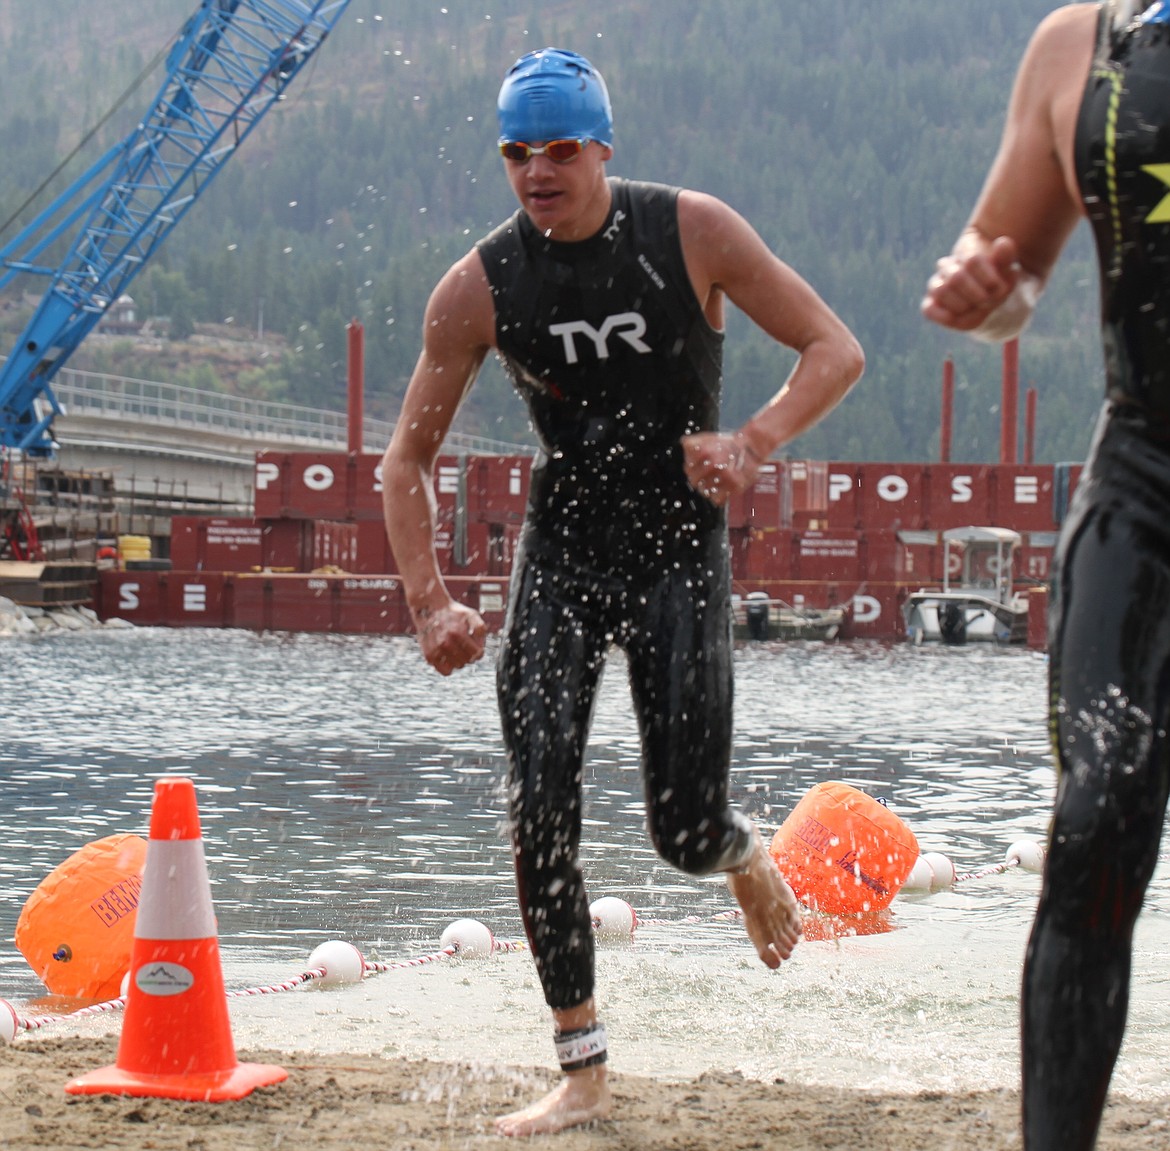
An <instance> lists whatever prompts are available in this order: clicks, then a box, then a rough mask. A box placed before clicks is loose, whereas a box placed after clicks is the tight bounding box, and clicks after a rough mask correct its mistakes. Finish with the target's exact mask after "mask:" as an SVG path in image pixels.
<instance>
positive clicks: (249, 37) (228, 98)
mask: <svg viewBox="0 0 1170 1151" xmlns="http://www.w3.org/2000/svg"><path fill="white" fill-rule="evenodd" d="M348 4H349V0H316V2H315V3H314V2H313V0H203V2H202V4H200V6H199V9H198V11H197V12H196V13H195V14H194V15H193V16H192V17H191V18H190V19H189V20H188V21H187V23H186V25H185V26H184V28H183V30H182V31H181V32H180V33H179V36H178V39H177V40H176V42H175V45H174V47H173V48H172V49H171V51H170V53H169V55H168V56H167V64H166V73H167V74H166V79H165V81H164V83H163V85H162V87H161V89H160V91H159V93H158V96H157V97H156V98H155V100H154V103H153V104H152V105H151V107H150V111H149V112H148V113H147V114H146V116H144V117H143V118H142V120H141V122H140V123H139V125H138V127H137V128H135V130H134V131H133V132H131V133H130V134H129V135H128V136H127V137H126V139H125V140H123V141H122V142H121V143H120V144H118V145H117V146H116V147H114V148H112V149H111V150H110V151H109V152H108V153H106V155H105V156H103V157H102V158H101V159H100V160H99V161H98V162H97V163H96V164H94V166H93V167H92V168H90V169H89V171H88V172H86V173H85V175H84V176H82V177H81V178H80V179H79V180H78V181H77V182H76V183H74V184H73V185H72V186H71V187H70V188H69V189H68V190H67V191H66V192H65V193H64V194H63V195H61V196H60V197H58V198H57V199H56V200H55V201H54V202H53V203H52V204H51V205H49V207H48V208H46V209H45V210H44V211H43V212H41V213H40V215H38V216H37V218H36V219H35V220H33V221H32V223H31V224H29V225H28V226H27V227H26V228H25V229H24V230H23V231H22V232H21V233H20V235H19V236H17V237H16V238H15V239H14V240H13V241H12V242H11V243H9V244H7V245H5V246H4V247H3V248H0V290H2V289H3V288H4V287H6V286H7V285H8V284H9V283H10V282H11V281H12V280H13V279H14V278H15V277H17V276H19V275H24V274H29V273H31V274H34V275H44V276H48V277H50V279H51V280H52V283H51V285H50V286H49V288H48V289H47V290H46V292H45V295H44V297H43V299H42V300H41V302H40V304H39V305H38V307H37V309H36V311H35V312H34V314H33V317H32V319H31V320H29V322H28V325H27V326H26V327H25V329H24V331H23V332H22V333H21V335H20V338H19V339H18V340H17V342H16V344H15V345H14V346H13V348H12V349H11V350H10V351H9V353H8V357H7V359H6V360H5V361H4V363H3V365H2V366H0V449H5V448H7V449H17V450H19V451H22V452H24V453H25V454H26V455H29V456H51V455H53V453H54V451H55V449H56V444H55V442H54V440H53V433H52V425H53V419H54V417H55V416H57V415H59V414H60V413H61V406H60V404H59V403H58V402H57V399H56V397H55V396H54V395H53V392H52V389H51V388H50V386H49V385H50V381H51V380H52V378H53V376H54V375H55V374H56V373H57V372H58V371H59V370H60V369H61V367H62V366H63V365H64V364H65V361H66V360H67V359H68V358H69V356H70V355H72V353H73V352H74V350H75V349H76V348H77V347H78V345H79V344H80V343H81V341H82V340H83V339H85V337H86V336H87V335H88V334H89V332H90V331H91V330H92V329H93V328H94V326H95V325H96V324H97V323H98V321H99V320H100V319H101V318H102V316H103V314H104V313H105V312H106V311H107V309H109V308H110V307H111V305H113V304H114V303H115V302H116V301H117V300H118V299H119V297H120V296H121V295H122V294H123V293H124V292H125V290H126V287H127V285H128V284H129V283H130V281H131V280H132V279H133V278H134V276H135V275H137V273H138V272H139V271H141V269H142V267H143V265H144V264H145V263H146V262H147V261H148V260H149V259H150V257H151V255H153V253H154V250H155V249H156V248H157V247H158V246H159V244H161V243H162V241H163V240H164V239H165V238H166V236H167V235H168V234H169V233H170V231H171V229H172V228H173V227H174V226H175V225H176V224H177V223H178V222H179V221H180V220H181V219H182V218H183V216H184V215H185V214H186V212H187V210H188V209H189V208H190V207H191V206H192V205H193V204H194V203H195V201H196V200H197V199H198V198H199V195H200V193H201V192H203V190H204V189H205V188H206V187H207V185H208V184H209V183H210V182H211V181H212V179H213V178H214V177H215V175H216V174H217V173H218V172H219V170H220V169H221V168H222V167H223V165H224V164H225V163H226V162H227V161H228V160H229V159H230V158H231V157H232V156H233V155H234V154H235V152H236V149H237V148H238V147H239V146H240V144H242V143H243V141H244V139H245V138H246V137H247V135H248V133H249V132H251V131H252V129H253V128H254V127H255V126H256V124H257V123H258V122H259V120H260V118H261V117H262V116H263V115H264V113H265V112H267V111H268V109H269V108H271V107H272V105H273V104H274V103H276V101H278V100H279V99H280V98H281V96H282V94H283V93H284V90H285V88H287V87H288V85H289V84H290V83H291V82H292V80H293V78H294V77H295V76H296V75H297V73H298V72H300V70H301V69H302V68H303V67H304V66H305V65H306V64H307V63H308V62H309V60H310V59H311V58H312V56H313V53H314V52H315V51H316V50H317V48H319V47H320V46H321V43H322V42H323V41H324V39H325V37H326V36H327V35H328V34H329V32H330V31H331V30H332V29H333V26H334V25H335V24H336V23H337V21H338V20H339V19H340V18H341V15H342V13H343V12H344V11H345V9H346V7H347V6H348ZM70 235H71V236H72V239H71V241H70V248H69V252H68V255H67V256H66V257H65V258H64V259H63V260H62V261H61V263H60V264H57V265H55V266H45V265H44V263H43V262H42V261H44V260H45V258H46V253H52V252H56V251H58V250H59V245H58V241H61V242H64V241H65V239H66V237H67V236H70ZM49 258H50V259H51V256H50V257H49Z"/></svg>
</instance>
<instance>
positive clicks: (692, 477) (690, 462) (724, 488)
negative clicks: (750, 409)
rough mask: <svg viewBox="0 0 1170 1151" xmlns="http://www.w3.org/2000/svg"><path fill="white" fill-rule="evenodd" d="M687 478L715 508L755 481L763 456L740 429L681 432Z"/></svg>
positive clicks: (684, 468)
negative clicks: (688, 433)
mask: <svg viewBox="0 0 1170 1151" xmlns="http://www.w3.org/2000/svg"><path fill="white" fill-rule="evenodd" d="M682 449H683V471H684V472H685V473H686V477H687V482H688V483H689V484H690V485H691V487H692V488H694V489H695V491H697V492H698V493H699V494H700V495H701V496H704V497H706V499H708V500H709V501H710V502H711V503H713V504H714V505H715V506H716V507H717V508H718V507H722V506H723V505H724V504H725V503H727V501H728V500H729V499H730V498H731V497H732V496H733V495H735V493H736V492H742V491H745V490H746V489H747V488H750V487H751V486H752V484H753V483H755V479H756V474H757V472H759V470H760V464H762V463H763V462H764V461H763V457H762V456H760V455H759V454H758V452H757V451H756V449H755V448H753V447H752V445H751V444H750V443H748V439H747V437H746V436H745V435H744V433H743V432H700V433H699V434H697V435H693V436H683V438H682Z"/></svg>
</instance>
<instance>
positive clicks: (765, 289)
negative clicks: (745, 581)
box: [679, 192, 865, 488]
mask: <svg viewBox="0 0 1170 1151" xmlns="http://www.w3.org/2000/svg"><path fill="white" fill-rule="evenodd" d="M679 224H680V229H681V232H682V238H683V251H684V255H685V258H686V263H687V270H688V272H689V273H690V276H691V283H692V285H693V286H694V288H695V291H696V294H697V295H698V297H699V300H700V303H702V304H703V305H704V308H705V310H706V312H707V315H708V319H710V320H713V321H718V320H721V309H720V308H719V303H720V301H721V299H722V297H723V296H726V297H727V299H729V300H731V302H732V303H733V304H735V305H736V307H738V308H739V309H740V310H741V311H742V312H744V314H745V315H747V316H748V317H749V318H750V319H752V320H753V321H754V322H755V323H756V324H758V325H759V326H760V327H761V328H762V329H763V330H764V331H765V332H767V334H768V335H769V336H771V337H772V338H773V339H774V340H776V341H777V342H778V343H780V344H783V345H785V346H786V347H788V348H791V349H793V350H794V351H795V352H796V353H797V354H798V356H799V359H798V360H797V363H796V366H795V367H794V368H793V370H792V372H791V373H790V375H789V376H788V379H787V380H786V381H785V382H784V385H783V386H782V387H781V388H780V390H779V391H778V392H777V393H776V395H775V396H773V397H772V399H771V400H770V401H769V402H768V403H767V404H765V405H764V407H763V408H761V409H760V410H759V411H758V412H757V413H756V414H755V415H754V416H752V417H751V419H749V420H748V421H747V423H745V424H744V425H743V427H742V428H741V429H740V430H739V431H738V432H737V433H735V435H734V441H735V442H734V444H733V445H731V456H730V458H729V459H727V460H726V461H724V463H725V464H727V465H733V464H737V463H738V464H744V465H746V469H745V470H746V472H747V473H748V474H747V475H746V476H745V479H746V481H747V482H748V483H750V482H751V479H752V478H754V475H755V470H756V468H758V466H759V464H761V463H762V462H763V461H764V460H766V459H767V458H768V456H769V455H771V453H772V452H773V451H775V450H776V449H777V448H778V447H780V446H782V445H783V444H786V443H788V442H789V441H790V440H793V439H795V438H796V437H797V436H799V435H800V434H801V433H802V432H805V431H807V430H808V429H809V428H811V427H812V426H813V425H814V424H815V423H817V421H818V420H820V419H821V418H823V417H824V416H825V415H826V414H827V413H828V412H830V411H831V410H832V409H833V408H834V407H836V405H837V404H838V403H839V402H840V401H841V400H842V399H843V398H844V396H845V395H846V394H847V393H848V391H849V389H850V388H852V387H853V385H854V384H855V383H856V382H857V380H858V379H860V377H861V373H862V371H863V370H864V367H865V356H864V353H863V352H862V350H861V345H860V344H859V343H858V342H857V340H856V339H855V338H854V336H853V333H852V332H850V330H849V328H848V327H847V326H846V325H845V324H844V323H843V322H842V320H841V319H840V318H839V317H838V316H837V315H836V314H835V313H834V312H833V310H832V309H831V308H830V307H829V306H828V305H827V304H826V303H825V301H824V300H822V299H821V297H820V296H819V295H818V294H817V293H816V291H815V290H814V289H813V288H812V286H811V285H810V284H808V283H807V282H806V281H805V280H804V279H803V278H802V277H801V276H800V275H798V274H797V272H796V271H794V270H793V269H792V268H791V267H789V266H788V265H787V264H786V263H784V261H783V260H781V259H779V258H778V257H777V256H776V255H775V254H774V253H773V252H772V251H771V250H770V249H769V248H768V246H767V245H766V244H765V243H764V241H763V239H762V238H761V237H760V235H759V234H758V233H757V232H756V231H755V229H754V228H753V227H752V226H751V225H750V224H749V223H748V222H747V221H746V220H745V219H744V218H743V217H742V216H741V215H740V214H739V213H738V212H736V211H735V210H734V209H732V208H731V207H729V206H728V205H727V204H725V203H723V202H722V201H721V200H717V199H715V198H714V197H711V196H706V195H702V194H700V193H696V192H683V193H681V194H680V196H679ZM708 446H710V445H708ZM692 482H693V479H692ZM734 486H735V487H736V488H739V487H741V486H746V484H743V485H741V484H740V483H738V482H737V483H736V484H735V485H734Z"/></svg>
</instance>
